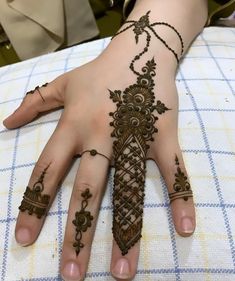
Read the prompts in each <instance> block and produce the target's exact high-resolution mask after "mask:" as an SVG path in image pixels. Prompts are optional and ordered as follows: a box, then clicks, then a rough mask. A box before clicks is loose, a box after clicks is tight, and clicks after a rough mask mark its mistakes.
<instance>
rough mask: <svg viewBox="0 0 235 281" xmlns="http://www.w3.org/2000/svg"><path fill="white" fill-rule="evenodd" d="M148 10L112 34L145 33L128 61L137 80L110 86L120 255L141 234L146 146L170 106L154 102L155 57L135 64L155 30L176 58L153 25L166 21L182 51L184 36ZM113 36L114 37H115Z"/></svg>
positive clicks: (115, 232) (115, 217)
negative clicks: (138, 65) (140, 48)
mask: <svg viewBox="0 0 235 281" xmlns="http://www.w3.org/2000/svg"><path fill="white" fill-rule="evenodd" d="M149 13H150V11H149V12H148V13H147V14H146V15H144V16H142V17H141V18H140V19H139V20H138V21H127V22H125V24H127V23H128V24H130V25H129V26H127V27H125V28H124V29H122V30H121V31H120V32H119V33H117V34H116V35H115V36H117V35H119V34H121V33H122V32H125V31H126V30H128V29H130V28H132V27H133V32H134V34H135V41H136V44H138V42H139V37H140V36H141V35H142V34H145V35H146V45H145V47H144V48H143V51H141V52H140V53H139V54H138V55H136V56H135V57H134V58H133V60H132V61H131V63H130V66H129V68H130V70H131V71H132V72H133V73H134V74H135V75H136V76H137V80H136V83H134V84H132V85H131V86H129V87H127V88H126V89H125V90H124V91H123V92H122V91H120V90H114V91H111V90H109V93H110V98H111V99H112V101H113V102H114V103H116V106H117V108H116V111H115V112H114V113H112V112H111V113H110V116H112V118H113V121H112V122H111V123H110V125H111V126H113V127H114V130H113V132H112V134H111V136H112V137H114V138H115V140H114V142H113V152H114V161H115V175H114V191H113V228H112V231H113V236H114V239H115V240H116V242H117V244H118V246H119V248H120V249H121V252H122V255H126V254H127V253H128V250H129V249H130V248H131V247H132V246H134V245H135V243H136V242H138V240H139V239H140V238H141V230H142V224H143V223H142V217H143V205H144V184H145V174H146V164H145V161H146V155H147V151H148V149H149V145H148V144H147V142H148V141H153V140H154V139H153V134H154V133H156V132H157V131H158V130H157V128H156V127H155V122H156V121H157V120H158V117H157V116H155V114H154V112H155V111H156V112H157V113H158V114H159V115H161V114H163V113H165V112H166V111H168V110H169V108H167V107H166V106H165V104H164V103H162V102H161V101H160V100H158V101H157V102H156V103H155V95H154V86H155V84H154V79H153V78H154V77H155V76H156V72H155V70H156V63H155V60H154V58H153V59H151V60H148V61H147V62H146V63H145V65H144V67H142V70H141V72H139V71H137V70H136V69H135V67H134V64H135V62H136V61H137V60H139V59H140V58H141V57H142V56H143V55H144V54H145V53H147V52H148V49H149V46H150V42H151V34H154V36H155V37H157V38H158V39H159V40H160V41H161V42H162V43H163V44H164V45H165V46H166V48H167V49H168V50H170V51H171V52H172V53H173V54H174V56H175V57H176V60H177V62H178V61H179V58H178V55H177V53H176V52H175V51H174V50H173V49H171V48H170V47H169V46H168V44H167V43H166V42H165V41H164V40H163V39H162V38H161V37H160V36H159V35H158V34H157V33H156V32H155V30H154V29H153V26H155V25H165V26H167V27H169V28H171V29H172V30H173V31H175V32H176V34H177V35H178V37H179V39H180V42H181V47H182V52H181V53H183V48H184V46H183V40H182V38H181V36H180V34H179V33H178V31H176V29H175V28H174V27H172V26H171V25H169V24H167V23H153V24H150V21H149ZM115 36H114V37H115Z"/></svg>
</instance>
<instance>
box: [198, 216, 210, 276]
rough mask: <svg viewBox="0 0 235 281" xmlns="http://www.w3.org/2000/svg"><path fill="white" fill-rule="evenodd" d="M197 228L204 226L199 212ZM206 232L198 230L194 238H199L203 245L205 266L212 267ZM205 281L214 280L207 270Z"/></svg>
mask: <svg viewBox="0 0 235 281" xmlns="http://www.w3.org/2000/svg"><path fill="white" fill-rule="evenodd" d="M196 217H197V230H198V229H203V226H202V222H201V218H200V216H199V214H197V216H196ZM206 237H207V236H206V234H205V233H204V232H198V231H197V232H196V233H195V234H194V239H196V238H197V240H198V242H199V243H200V246H201V250H202V256H203V259H204V267H205V268H210V266H209V258H208V252H207V250H208V249H207V247H206ZM204 280H205V281H212V280H211V278H210V273H208V272H205V279H204Z"/></svg>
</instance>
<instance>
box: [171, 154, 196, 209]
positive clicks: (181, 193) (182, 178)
mask: <svg viewBox="0 0 235 281" xmlns="http://www.w3.org/2000/svg"><path fill="white" fill-rule="evenodd" d="M175 165H176V166H177V173H175V183H174V185H173V189H174V192H172V193H169V199H170V203H172V202H173V201H174V200H176V199H180V198H182V199H184V201H187V200H188V198H189V197H193V192H192V190H191V186H190V183H189V182H188V178H187V176H186V175H185V174H184V172H182V170H181V169H180V164H179V159H178V157H177V155H176V156H175Z"/></svg>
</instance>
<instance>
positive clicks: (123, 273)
mask: <svg viewBox="0 0 235 281" xmlns="http://www.w3.org/2000/svg"><path fill="white" fill-rule="evenodd" d="M112 273H113V275H114V276H115V277H117V278H120V279H127V278H129V277H130V266H129V263H128V261H127V259H124V258H121V259H119V260H118V261H117V263H116V265H115V267H114V269H113V270H112Z"/></svg>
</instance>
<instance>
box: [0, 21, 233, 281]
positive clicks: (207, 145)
mask: <svg viewBox="0 0 235 281" xmlns="http://www.w3.org/2000/svg"><path fill="white" fill-rule="evenodd" d="M109 40H110V39H105V40H98V41H94V42H91V43H86V44H82V45H79V46H75V47H71V48H68V49H65V50H63V51H59V52H56V53H52V54H49V55H44V56H40V57H38V58H34V59H30V60H27V61H23V62H20V63H17V64H15V65H10V66H6V67H2V68H0V93H1V94H0V119H1V120H2V119H3V118H5V117H6V116H7V115H8V114H10V113H11V112H13V110H15V109H16V107H17V106H18V105H19V103H20V102H21V101H22V98H23V97H24V95H25V92H27V91H29V90H31V89H34V88H35V86H36V85H42V84H44V83H45V82H49V81H51V80H52V79H54V78H55V77H57V76H58V75H60V74H62V73H64V72H65V71H69V70H71V69H73V68H75V67H77V66H79V65H82V64H84V63H86V62H88V61H90V60H92V59H94V58H95V57H96V56H98V55H99V53H100V52H101V51H102V50H103V49H104V48H105V46H106V45H107V44H108V43H109ZM133 40H134V39H133ZM234 61H235V32H234V30H233V29H232V28H218V27H210V28H206V29H205V30H204V32H203V33H202V34H201V35H200V36H199V37H198V38H197V40H196V41H195V42H194V43H193V45H192V46H191V48H190V50H189V52H188V53H187V55H186V57H185V58H184V60H183V62H182V64H181V65H180V69H179V71H178V74H177V77H176V83H177V88H178V91H179V101H180V110H179V139H180V143H181V147H182V149H183V155H184V160H185V164H186V167H187V170H188V173H189V177H190V181H191V185H192V188H193V191H194V198H195V206H196V213H197V228H196V231H195V233H194V235H193V236H191V237H189V238H182V237H179V236H178V235H177V234H176V233H175V230H174V226H173V223H172V218H171V211H170V205H169V199H168V196H167V190H166V187H165V184H164V181H163V179H162V178H161V176H160V173H159V171H158V169H157V168H156V165H155V164H154V163H153V162H148V163H147V178H146V188H145V190H146V196H145V206H144V227H143V232H142V234H143V237H142V239H141V251H140V259H139V265H138V272H137V275H136V278H135V281H159V280H161V281H176V280H177V281H189V280H190V281H191V280H193V281H210V280H213V281H234V280H235V237H234V233H235V188H234V186H235V122H234V120H235V64H234ZM102 79H104V77H102ZM107 88H108V85H107ZM156 95H157V93H156ZM107 99H108V92H107ZM60 113H61V112H60V111H56V112H52V113H50V114H47V115H45V116H42V117H40V119H37V120H35V121H33V122H32V123H30V124H28V125H26V126H24V127H22V128H19V129H16V130H10V131H9V130H6V129H5V128H4V127H3V125H1V124H0V187H1V188H0V280H1V281H19V280H24V281H56V280H61V279H60V277H59V262H60V255H61V248H62V242H63V234H64V229H65V223H66V217H67V212H68V204H69V199H70V194H71V190H72V187H73V181H74V178H75V174H76V171H77V167H78V164H79V160H77V161H76V162H75V163H74V165H73V167H72V169H71V170H70V172H69V173H68V175H67V177H66V178H65V180H64V181H63V183H62V186H61V188H60V190H59V191H58V194H57V196H56V198H55V201H54V203H53V204H52V207H51V209H50V211H49V214H48V216H47V218H46V221H45V225H44V227H43V229H42V231H41V233H40V236H39V238H38V239H37V241H36V242H35V243H34V244H33V245H31V246H29V247H20V246H19V245H17V243H16V242H15V239H14V227H15V223H16V218H17V214H18V206H19V205H20V202H21V200H22V196H23V193H24V190H25V188H26V186H27V184H28V179H29V177H30V174H31V172H32V169H33V167H34V165H35V163H36V161H37V159H38V157H39V155H40V153H41V151H42V149H43V147H44V146H45V144H46V142H47V141H48V139H49V137H50V136H51V134H52V132H53V130H54V128H55V126H56V124H57V122H58V119H59V116H60ZM65 137H66V136H65ZM68 141H69V140H68ZM112 182H113V170H112V172H111V174H110V178H109V180H108V186H107V189H106V193H105V195H104V199H103V202H102V205H101V208H100V214H99V219H98V223H97V228H96V233H95V237H94V242H93V244H92V254H91V258H90V265H89V268H88V273H87V278H86V281H91V280H93V281H111V280H113V278H112V277H111V275H110V273H109V262H110V255H111V248H112V233H111V225H112V200H111V195H112Z"/></svg>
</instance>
